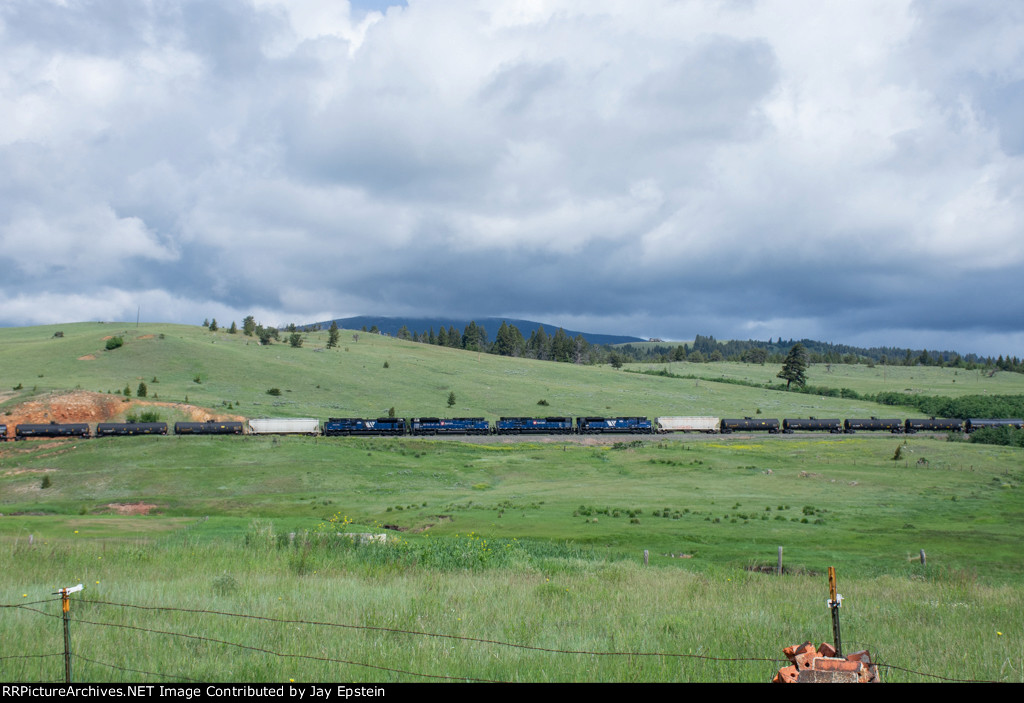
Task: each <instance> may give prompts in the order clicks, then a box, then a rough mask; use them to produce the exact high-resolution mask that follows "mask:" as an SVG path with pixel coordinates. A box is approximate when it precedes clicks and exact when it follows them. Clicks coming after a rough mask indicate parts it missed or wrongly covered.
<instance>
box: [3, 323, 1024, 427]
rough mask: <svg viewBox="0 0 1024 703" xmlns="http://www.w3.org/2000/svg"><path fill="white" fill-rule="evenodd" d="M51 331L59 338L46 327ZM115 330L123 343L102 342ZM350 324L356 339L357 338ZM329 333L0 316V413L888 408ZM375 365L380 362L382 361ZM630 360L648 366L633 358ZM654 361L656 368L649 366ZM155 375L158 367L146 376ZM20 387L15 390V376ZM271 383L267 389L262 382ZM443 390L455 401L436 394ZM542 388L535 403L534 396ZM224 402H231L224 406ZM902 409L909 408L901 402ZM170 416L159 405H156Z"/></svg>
mask: <svg viewBox="0 0 1024 703" xmlns="http://www.w3.org/2000/svg"><path fill="white" fill-rule="evenodd" d="M57 332H61V333H63V336H62V337H55V336H54V334H55V333H57ZM111 336H119V337H121V338H122V339H123V340H124V346H122V347H120V348H117V349H114V350H110V351H108V350H106V349H105V345H106V341H105V340H106V339H107V338H109V337H111ZM356 337H358V341H357V340H356ZM326 342H327V332H326V331H322V332H314V333H308V334H306V335H305V341H304V344H303V346H302V347H301V348H292V347H290V346H289V345H288V344H283V343H275V344H273V345H271V346H266V347H265V346H260V345H259V344H258V343H257V342H256V340H255V339H253V338H251V337H245V336H244V335H242V334H235V335H232V334H228V333H227V332H225V331H219V332H210V331H209V330H207V329H205V328H202V327H192V326H183V325H166V324H144V325H140V326H139V327H135V326H131V325H127V324H123V323H106V324H101V323H77V324H67V325H50V326H41V327H28V328H7V329H0V412H3V411H4V410H7V409H10V408H11V407H12V406H13V405H15V404H17V403H19V402H23V401H25V400H27V399H29V398H31V397H33V396H34V395H38V394H41V393H45V392H48V391H62V390H69V389H81V390H87V391H96V392H101V393H107V392H113V393H120V392H121V391H123V389H124V388H125V387H127V388H129V389H130V390H131V392H132V394H133V395H134V394H135V392H136V390H137V388H138V385H139V382H140V381H141V382H145V383H146V385H147V387H148V392H149V398H150V399H155V400H160V401H173V402H185V401H186V399H187V401H188V402H189V403H191V404H193V405H198V406H202V407H206V408H209V409H211V411H213V412H215V413H216V412H224V413H231V414H237V415H242V416H245V417H266V416H289V417H305V416H311V417H317V418H321V419H322V418H325V417H328V416H335V417H340V416H359V417H378V416H382V415H386V414H387V412H388V409H389V408H392V407H393V408H394V409H395V413H396V414H397V415H398V416H400V417H411V416H430V415H441V416H484V417H486V418H488V419H490V420H494V419H496V418H498V417H500V416H502V415H572V416H578V415H644V416H649V417H656V416H658V415H715V416H741V417H742V416H746V415H750V416H753V415H755V414H756V413H757V412H758V410H760V412H761V414H762V415H763V416H765V417H777V418H781V417H784V416H789V417H803V416H808V415H814V416H818V417H842V418H845V417H851V416H871V415H877V416H891V415H892V414H893V412H894V410H893V408H891V407H886V406H881V405H878V404H875V403H871V402H866V401H854V400H848V399H841V398H821V397H818V396H811V395H801V394H792V393H783V392H779V391H772V390H764V389H758V388H749V387H744V386H738V385H735V384H726V383H716V382H715V381H714V379H715V378H739V379H748V380H753V381H757V382H768V381H773V380H775V379H774V375H775V374H776V373H777V372H778V368H776V367H775V366H771V365H766V366H758V365H748V364H731V363H718V364H687V363H682V364H671V365H669V366H668V368H669V370H670V371H671V372H673V373H678V374H692V375H699V376H702V377H704V378H706V379H708V380H686V379H672V378H658V377H650V376H643V375H640V374H630V373H623V372H622V371H621V370H615V369H612V368H611V367H609V366H576V365H572V364H559V363H552V362H541V361H533V360H528V359H510V358H506V357H498V356H492V355H489V354H477V353H474V352H466V351H461V350H453V349H447V348H440V347H434V346H430V345H425V344H417V343H413V342H406V341H401V340H398V339H394V338H390V337H382V336H380V335H372V334H368V333H365V332H360V333H356V332H351V331H343V332H342V336H341V346H340V347H339V348H336V349H326ZM385 365H386V367H385ZM634 367H635V368H641V369H643V368H651V366H650V365H644V364H639V365H635V366H634ZM659 368H660V367H659ZM809 377H810V382H811V383H812V384H815V385H824V386H831V387H836V388H842V387H851V388H854V389H856V390H861V391H871V390H876V389H878V390H882V389H889V390H899V391H904V390H905V389H912V390H916V391H921V392H926V393H934V394H945V395H949V394H957V393H979V392H993V393H996V392H1000V393H1019V392H1024V376H1021V375H1020V374H1011V373H1000V374H997V375H996V376H995V377H994V378H987V377H983V375H981V374H979V373H978V372H966V371H961V372H959V373H958V372H957V371H956V370H953V369H938V368H903V367H885V368H882V367H876V368H873V369H869V368H868V367H866V366H849V367H847V366H840V365H833V366H832V367H831V370H830V371H829V370H826V369H825V367H824V366H813V367H812V368H811V370H810V373H809ZM154 379H156V380H155V381H154ZM16 388H17V389H18V390H13V389H16ZM273 388H276V389H279V390H280V392H281V394H280V395H279V396H272V395H268V394H267V391H268V390H270V389H273ZM452 392H454V393H455V396H456V400H457V403H456V405H455V406H454V407H453V408H449V407H448V405H447V400H448V396H449V394H450V393H452ZM541 400H545V401H547V405H546V406H544V405H538V402H539V401H541ZM229 405H230V410H229V409H228V406H229ZM905 414H908V415H910V414H914V411H906V413H905ZM168 419H170V418H168Z"/></svg>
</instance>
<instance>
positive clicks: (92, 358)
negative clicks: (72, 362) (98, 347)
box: [78, 354, 96, 361]
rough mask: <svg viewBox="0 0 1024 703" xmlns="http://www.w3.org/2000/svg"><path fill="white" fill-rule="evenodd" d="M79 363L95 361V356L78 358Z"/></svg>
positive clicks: (89, 355)
mask: <svg viewBox="0 0 1024 703" xmlns="http://www.w3.org/2000/svg"><path fill="white" fill-rule="evenodd" d="M78 360H79V361H96V355H95V354H86V355H85V356H80V357H78Z"/></svg>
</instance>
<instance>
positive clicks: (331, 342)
mask: <svg viewBox="0 0 1024 703" xmlns="http://www.w3.org/2000/svg"><path fill="white" fill-rule="evenodd" d="M340 336H341V333H340V332H338V323H337V322H335V321H334V320H331V329H330V330H328V332H327V348H328V349H333V348H334V347H336V346H338V338H339V337H340Z"/></svg>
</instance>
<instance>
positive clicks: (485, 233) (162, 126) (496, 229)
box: [0, 0, 1024, 356]
mask: <svg viewBox="0 0 1024 703" xmlns="http://www.w3.org/2000/svg"><path fill="white" fill-rule="evenodd" d="M140 306H141V311H142V312H141V314H142V318H143V319H144V320H152V321H168V322H184V323H191V324H198V323H200V322H202V320H203V319H204V318H213V317H216V318H217V320H218V321H219V322H220V323H222V324H229V323H230V321H231V320H237V321H239V322H241V319H242V318H243V317H244V316H245V315H248V314H254V315H256V318H257V319H258V320H259V321H261V322H264V323H266V324H285V323H288V322H295V323H303V322H311V321H316V320H324V319H330V318H333V317H347V316H350V315H359V314H379V315H421V314H422V315H450V316H468V317H473V316H480V317H482V316H500V315H508V316H509V317H518V318H527V319H537V320H541V321H543V322H550V323H554V324H558V325H564V326H566V327H571V328H575V329H583V330H587V331H593V332H605V333H615V334H634V335H638V336H644V337H647V336H657V337H661V338H663V339H673V340H677V339H692V338H693V336H694V335H695V334H704V335H714V336H715V337H716V338H719V339H730V338H739V339H747V338H754V339H767V338H768V337H774V338H777V337H779V336H780V335H781V336H782V337H785V338H787V339H788V338H791V337H792V338H801V337H810V338H815V339H821V340H824V341H832V342H837V343H848V344H860V345H865V346H873V345H882V344H885V345H894V346H912V347H922V346H925V347H928V348H931V349H956V350H959V351H961V352H965V353H966V352H978V353H982V354H992V355H997V354H1011V355H1017V356H1024V2H1005V1H1003V0H963V1H959V0H957V1H952V0H927V1H926V2H909V1H904V0H877V1H876V0H850V1H849V2H841V1H840V2H822V1H821V0H806V1H803V0H778V1H777V2H775V1H768V0H766V1H763V2H762V1H759V0H732V1H729V0H715V1H710V0H709V1H706V2H689V1H687V0H628V1H626V0H617V1H611V2H606V1H604V0H557V1H556V0H551V1H547V0H408V2H407V3H406V2H398V1H394V2H387V1H386V0H352V1H351V2H345V0H0V324H3V325H28V324H40V323H49V322H71V321H79V320H97V319H104V320H132V319H134V318H135V315H136V311H137V309H138V308H139V307H140ZM492 334H493V333H492Z"/></svg>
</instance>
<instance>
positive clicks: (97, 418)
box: [0, 391, 245, 427]
mask: <svg viewBox="0 0 1024 703" xmlns="http://www.w3.org/2000/svg"><path fill="white" fill-rule="evenodd" d="M152 408H168V409H173V410H174V411H175V412H176V414H180V415H182V416H184V417H186V418H188V419H189V420H192V421H194V422H202V421H203V420H208V419H210V418H215V419H217V420H239V421H242V420H245V418H244V417H242V416H241V415H229V414H223V413H215V412H211V411H210V410H207V409H205V408H200V407H197V406H195V405H187V404H185V403H164V402H159V401H148V400H127V401H126V400H125V398H124V397H122V396H119V395H109V394H105V393H92V392H89V391H72V392H70V393H51V394H50V395H47V396H44V397H42V398H35V399H33V400H29V401H26V402H24V403H21V404H20V405H16V406H15V407H13V408H11V409H10V411H9V412H10V414H9V415H8V414H3V415H0V423H3V424H5V425H7V426H8V427H13V426H14V425H19V424H46V423H49V422H90V423H96V422H116V421H118V420H121V419H123V418H124V416H125V415H126V414H127V413H129V412H134V413H135V414H138V413H140V412H142V411H143V410H146V409H152Z"/></svg>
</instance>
